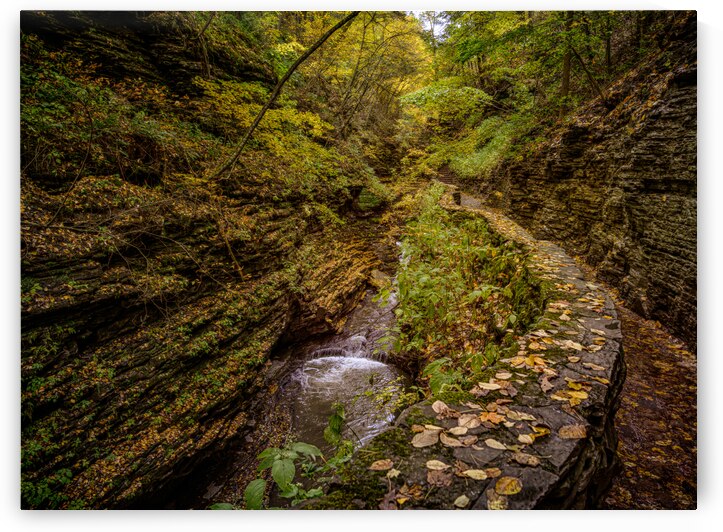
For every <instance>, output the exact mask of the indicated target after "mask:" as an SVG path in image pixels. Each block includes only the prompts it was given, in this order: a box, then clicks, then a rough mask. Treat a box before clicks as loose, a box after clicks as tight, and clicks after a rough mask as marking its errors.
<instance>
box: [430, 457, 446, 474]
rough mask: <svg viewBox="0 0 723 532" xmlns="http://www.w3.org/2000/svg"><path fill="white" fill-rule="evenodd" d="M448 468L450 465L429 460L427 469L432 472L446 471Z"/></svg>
mask: <svg viewBox="0 0 723 532" xmlns="http://www.w3.org/2000/svg"><path fill="white" fill-rule="evenodd" d="M448 468H449V465H447V464H445V463H444V462H440V461H439V460H427V469H431V470H432V471H444V470H445V469H448Z"/></svg>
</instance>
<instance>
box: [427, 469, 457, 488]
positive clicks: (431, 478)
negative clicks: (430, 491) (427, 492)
mask: <svg viewBox="0 0 723 532" xmlns="http://www.w3.org/2000/svg"><path fill="white" fill-rule="evenodd" d="M427 482H429V483H430V484H431V485H432V486H435V487H437V488H444V487H447V486H451V485H452V473H449V472H447V471H434V470H432V471H427Z"/></svg>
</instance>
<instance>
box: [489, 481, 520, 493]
mask: <svg viewBox="0 0 723 532" xmlns="http://www.w3.org/2000/svg"><path fill="white" fill-rule="evenodd" d="M521 491H522V482H520V479H519V478H516V477H500V478H499V479H498V480H497V483H496V484H495V492H497V494H498V495H515V494H517V493H519V492H521Z"/></svg>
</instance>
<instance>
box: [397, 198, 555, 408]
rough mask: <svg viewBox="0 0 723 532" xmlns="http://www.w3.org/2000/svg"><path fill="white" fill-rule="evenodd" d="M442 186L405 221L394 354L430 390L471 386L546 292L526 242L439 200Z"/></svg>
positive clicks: (538, 309)
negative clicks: (534, 273)
mask: <svg viewBox="0 0 723 532" xmlns="http://www.w3.org/2000/svg"><path fill="white" fill-rule="evenodd" d="M443 193H444V188H443V187H442V186H441V185H433V186H431V187H430V188H429V190H428V191H427V192H426V193H425V195H424V196H423V197H422V200H421V212H420V214H419V216H418V217H417V218H416V219H415V220H414V221H413V222H411V223H409V224H408V226H407V229H406V231H405V236H404V238H403V240H402V262H401V266H400V270H399V273H398V275H397V283H398V298H399V304H398V306H397V308H396V310H395V312H396V315H397V323H396V329H397V330H396V331H395V333H396V334H395V336H396V340H395V350H396V352H397V357H398V359H399V360H400V361H401V362H402V364H403V365H405V366H407V367H409V368H410V369H411V370H412V371H413V372H414V373H417V374H418V373H419V372H420V370H421V379H422V380H423V381H425V382H426V383H427V384H428V386H429V388H430V390H431V392H432V393H433V394H437V393H439V392H441V391H444V390H445V389H450V388H457V389H459V390H464V389H466V388H467V387H468V386H472V385H473V384H474V383H475V382H476V381H477V377H478V376H479V375H480V373H481V372H482V371H483V370H484V369H485V368H487V367H489V366H490V365H492V364H494V363H495V362H496V361H497V360H498V359H499V358H500V356H501V355H502V354H503V353H505V352H507V351H512V350H513V349H515V348H516V343H515V338H516V337H518V336H519V335H520V334H522V333H523V332H524V331H525V330H526V328H527V327H528V326H529V325H531V324H532V323H533V322H534V320H535V319H536V318H537V316H538V315H539V314H540V312H541V309H542V307H543V299H544V295H543V289H542V286H541V283H540V281H539V280H537V279H536V278H534V277H533V276H532V274H531V273H530V272H529V270H528V268H527V254H526V252H525V251H524V249H523V248H521V247H520V246H519V245H517V244H515V243H513V242H510V241H506V240H504V239H502V238H501V237H500V236H498V235H497V234H496V233H494V232H493V231H491V230H490V228H489V227H488V225H487V223H486V222H485V221H484V219H482V218H480V217H479V216H476V215H474V214H472V213H465V212H449V211H447V210H445V209H444V208H442V207H441V206H440V205H439V200H440V198H441V196H442V194H443ZM383 295H384V294H383Z"/></svg>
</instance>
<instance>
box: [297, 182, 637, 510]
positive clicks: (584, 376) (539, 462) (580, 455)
mask: <svg viewBox="0 0 723 532" xmlns="http://www.w3.org/2000/svg"><path fill="white" fill-rule="evenodd" d="M454 199H455V200H456V199H457V198H454ZM466 199H467V200H468V201H466V202H465V201H462V203H463V206H459V205H455V204H454V201H453V200H452V197H451V195H447V196H445V198H444V199H443V201H442V204H443V206H444V207H445V208H447V209H450V210H466V211H468V212H474V213H477V214H479V215H480V216H483V217H484V218H485V219H486V220H487V221H488V222H489V224H490V227H491V228H492V229H493V230H494V231H496V232H498V233H499V234H501V235H502V236H504V237H506V238H509V239H511V240H514V241H516V242H518V243H520V244H523V245H524V246H526V248H527V249H528V250H529V252H530V270H531V271H532V272H533V273H534V274H535V275H536V276H537V277H539V278H541V279H543V280H545V281H546V282H547V284H548V286H549V289H548V299H547V304H546V308H545V310H544V313H543V315H542V316H541V317H540V319H539V320H538V322H537V323H536V325H535V326H534V327H533V328H532V330H531V331H530V332H528V333H527V334H525V335H524V336H522V337H521V338H519V352H518V354H517V356H514V357H511V358H507V359H502V360H500V361H499V362H498V363H497V364H496V365H495V366H494V367H493V368H490V369H489V370H488V371H487V372H486V373H485V378H486V380H484V381H483V386H478V387H476V388H475V389H473V391H474V395H476V396H477V401H475V402H470V401H464V402H462V404H454V403H451V402H449V403H447V404H444V403H440V402H437V403H434V401H433V400H428V401H424V402H421V403H418V404H416V405H413V406H411V407H410V408H408V409H407V410H405V411H404V412H403V413H402V415H400V417H399V418H398V420H397V422H396V423H395V426H394V427H392V428H391V429H390V430H389V431H387V432H385V433H383V434H381V435H379V436H378V437H377V438H375V439H374V440H373V441H372V442H371V443H370V444H369V445H368V446H366V447H365V448H364V449H363V451H364V452H358V453H356V454H355V455H354V457H353V458H352V460H351V462H350V463H349V464H348V466H347V467H346V468H345V469H344V470H343V471H342V472H341V473H340V475H339V478H337V479H336V482H335V483H334V484H332V485H331V486H330V489H329V493H328V494H327V495H326V496H325V497H324V498H322V499H321V500H320V501H318V503H314V504H311V505H309V507H312V508H313V507H317V508H318V507H329V508H331V507H334V508H360V509H362V508H364V509H376V508H387V509H397V508H398V509H414V508H419V509H422V508H427V509H455V508H468V509H487V508H490V509H553V508H558V509H564V508H594V507H596V506H597V504H598V503H599V501H600V500H601V498H602V496H603V495H604V494H605V492H606V491H607V489H608V488H609V485H610V481H611V480H612V477H613V475H614V474H615V473H616V472H617V469H618V458H617V455H616V453H615V449H616V447H617V435H616V433H615V429H614V417H615V412H616V411H617V408H618V404H619V394H620V391H621V389H622V385H623V382H624V380H625V363H624V360H623V348H622V333H621V330H620V322H619V320H618V317H617V313H616V310H615V307H614V304H613V302H612V300H611V298H610V297H609V296H608V295H607V294H606V293H605V292H604V291H603V290H602V288H601V287H600V286H598V285H597V284H594V283H592V282H590V281H589V280H588V279H587V278H586V277H585V275H584V274H583V272H582V271H581V270H580V269H579V268H578V267H577V266H576V264H575V262H574V261H573V260H572V259H571V258H570V257H569V256H568V255H567V254H565V252H564V251H563V250H562V249H561V248H560V247H559V246H557V245H555V244H553V243H551V242H548V241H539V240H535V239H534V238H532V236H531V235H530V234H529V233H527V231H525V230H524V229H522V228H521V227H520V226H519V225H517V224H516V223H514V222H512V221H511V220H510V219H509V218H507V217H506V216H504V215H501V214H499V213H497V212H494V211H492V210H489V209H486V208H483V207H482V206H480V205H479V204H478V202H476V201H475V200H474V199H471V198H466ZM433 405H434V406H433ZM472 418H474V419H475V420H476V421H475V420H473V421H467V420H470V419H472ZM462 425H468V426H467V431H466V433H465V434H464V435H461V434H459V433H460V432H463V431H462V430H461V429H460V428H457V429H455V430H454V432H456V433H457V434H456V435H455V434H454V433H453V432H449V431H450V429H453V428H455V427H460V426H462ZM435 427H436V428H435ZM414 438H416V439H417V440H418V441H417V443H419V441H422V440H428V442H429V444H428V445H426V446H424V447H416V446H414V445H412V440H413V439H414ZM381 459H386V460H391V461H392V462H393V466H392V469H391V470H386V471H373V470H369V466H370V465H371V464H372V463H373V462H375V461H376V460H381ZM430 460H437V461H439V462H442V463H443V464H445V465H447V466H449V467H448V468H446V469H444V470H442V471H436V472H435V471H431V470H430V469H428V468H427V463H428V461H430ZM438 466H439V465H438ZM442 467H443V466H442ZM469 470H474V471H475V472H473V473H465V471H469ZM390 471H391V473H390ZM471 477H474V478H471ZM510 478H512V479H516V480H509V479H510Z"/></svg>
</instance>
